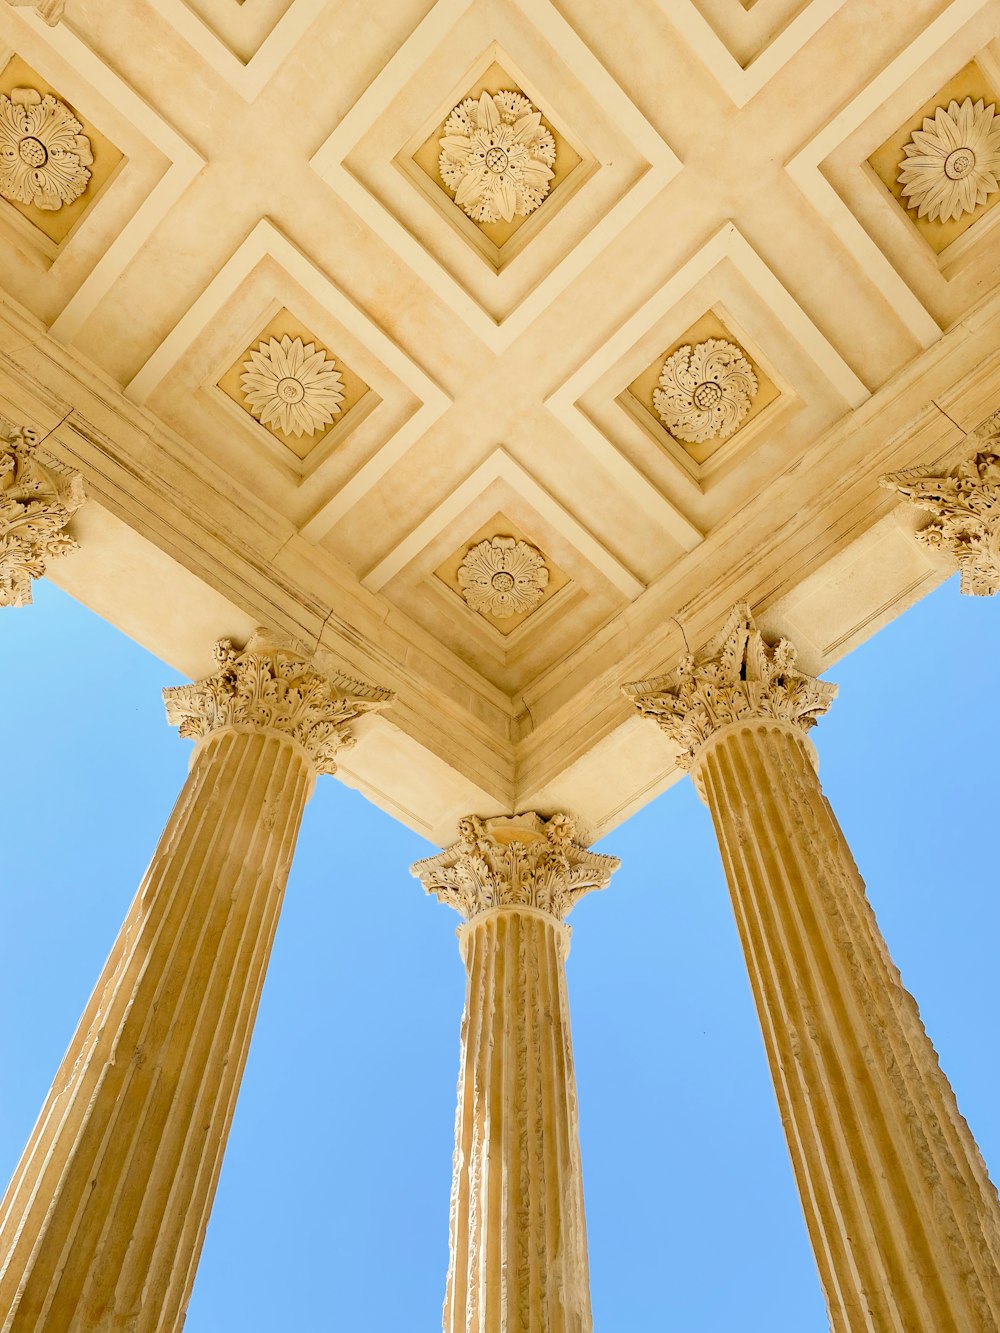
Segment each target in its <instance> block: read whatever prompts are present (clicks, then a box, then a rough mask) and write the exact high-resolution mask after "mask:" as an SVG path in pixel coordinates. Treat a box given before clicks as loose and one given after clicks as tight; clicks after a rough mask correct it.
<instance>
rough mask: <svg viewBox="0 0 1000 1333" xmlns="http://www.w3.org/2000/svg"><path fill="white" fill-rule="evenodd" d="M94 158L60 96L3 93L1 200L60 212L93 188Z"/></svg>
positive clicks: (22, 91)
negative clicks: (89, 185)
mask: <svg viewBox="0 0 1000 1333" xmlns="http://www.w3.org/2000/svg"><path fill="white" fill-rule="evenodd" d="M93 161H94V155H93V153H92V151H91V144H90V140H89V139H88V138H87V136H86V135H85V134H84V133H83V126H82V125H81V124H80V122H79V121H78V120H77V119H76V117H75V116H74V115H73V113H72V111H71V110H70V109H69V107H68V106H67V105H66V104H65V102H61V101H60V100H59V98H58V97H53V96H52V94H51V93H46V94H45V95H44V97H43V96H42V94H41V93H40V92H38V90H37V89H36V88H14V89H12V90H11V93H10V96H9V97H8V96H7V94H6V93H0V196H2V197H3V198H4V199H9V200H11V201H12V202H13V203H18V204H29V205H31V206H33V207H35V208H40V209H43V210H45V211H46V212H50V213H54V212H58V210H59V209H60V208H62V207H63V206H64V205H66V204H71V203H73V201H74V200H76V199H79V198H80V196H81V195H82V194H83V192H84V190H86V188H87V186H88V184H89V183H90V171H89V168H90V167H91V166H92V165H93Z"/></svg>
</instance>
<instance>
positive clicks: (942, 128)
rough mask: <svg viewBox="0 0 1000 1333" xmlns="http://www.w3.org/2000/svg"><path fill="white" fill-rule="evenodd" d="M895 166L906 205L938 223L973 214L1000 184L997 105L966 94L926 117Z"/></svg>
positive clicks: (999, 129)
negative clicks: (987, 103)
mask: <svg viewBox="0 0 1000 1333" xmlns="http://www.w3.org/2000/svg"><path fill="white" fill-rule="evenodd" d="M903 152H904V154H905V157H904V159H903V161H902V163H901V165H900V168H899V176H898V181H899V184H900V185H901V186H902V192H903V198H904V200H905V201H906V207H907V208H909V209H911V210H915V211H916V214H917V217H918V218H927V219H928V220H929V221H934V220H935V219H936V218H937V219H940V220H941V221H942V222H947V221H949V220H954V219H957V218H960V217H962V215H963V214H965V213H972V212H974V211H975V209H976V208H977V207H978V206H979V205H980V204H985V203H986V201H987V199H989V197H990V195H991V194H995V193H996V191H997V190H998V189H1000V182H998V179H997V178H998V176H1000V116H997V114H996V104H995V103H991V104H990V105H989V106H987V105H986V103H985V101H984V100H983V98H980V99H979V100H978V101H977V102H973V100H972V98H971V97H967V98H966V99H965V101H964V102H962V103H961V105H959V103H958V102H956V101H952V102H950V103H949V104H948V106H947V107H943V106H939V107H938V108H937V110H936V111H935V112H934V115H933V117H931V116H926V117H925V118H924V125H923V129H920V130H915V131H914V133H913V137H912V138H911V139H910V142H909V143H908V144H906V146H905V147H904V149H903Z"/></svg>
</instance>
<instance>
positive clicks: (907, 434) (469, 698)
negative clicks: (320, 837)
mask: <svg viewBox="0 0 1000 1333" xmlns="http://www.w3.org/2000/svg"><path fill="white" fill-rule="evenodd" d="M0 97H2V100H0V133H2V134H3V136H4V139H3V142H0V287H2V293H0V295H2V305H0V412H3V413H4V414H5V415H8V416H11V417H14V418H18V417H21V418H24V419H29V420H31V421H32V422H33V423H35V424H37V425H38V426H40V427H41V428H42V429H43V431H51V434H50V435H49V437H48V438H47V440H46V448H47V449H48V450H50V451H51V454H52V456H53V457H54V458H55V459H56V460H57V461H60V462H62V463H65V464H68V465H70V466H73V467H76V468H78V469H79V470H80V471H81V472H82V473H83V475H84V479H85V482H86V486H87V490H88V494H89V496H90V497H91V499H90V503H89V504H88V505H87V506H86V507H85V508H84V509H82V510H81V511H80V513H79V515H78V517H77V520H76V531H77V535H78V537H79V538H80V541H81V549H80V550H79V552H77V553H75V554H73V555H71V556H67V557H65V558H64V559H63V560H62V561H61V562H59V564H58V565H55V564H54V565H53V567H52V570H51V574H52V576H53V577H54V578H55V580H56V581H57V582H59V583H61V584H62V585H63V586H65V587H67V588H68V589H69V590H70V591H72V592H73V593H74V594H75V595H77V596H79V597H80V598H81V599H82V600H84V601H86V602H87V603H88V604H90V605H92V606H93V607H94V608H95V609H96V610H98V611H99V612H100V613H101V614H104V615H106V616H108V617H109V618H111V619H113V620H115V621H116V623H118V624H120V625H121V626H122V627H123V628H124V629H126V630H127V631H128V632H129V633H131V634H133V635H134V636H135V637H136V638H138V639H140V640H141V641H142V642H144V643H146V644H147V646H149V647H150V648H152V649H153V650H154V651H156V652H158V653H159V654H160V655H161V656H163V657H164V658H166V659H168V660H170V661H171V662H172V663H174V664H176V665H177V666H180V667H181V668H182V669H184V670H187V671H189V672H190V673H192V674H194V673H197V672H199V671H202V670H204V669H205V668H206V667H207V666H208V665H209V661H210V658H209V649H210V646H211V643H212V641H213V640H214V639H215V638H216V637H220V636H223V635H230V636H236V635H238V634H240V633H242V632H246V631H247V630H249V629H250V628H252V627H253V625H255V624H257V623H264V624H267V625H269V626H270V627H272V628H274V629H276V630H281V631H284V632H286V633H291V634H295V635H297V636H298V637H299V638H301V639H303V640H304V641H306V642H307V643H310V644H316V645H319V646H321V647H322V648H324V649H325V650H328V651H329V652H331V653H332V654H334V655H335V656H336V657H337V659H338V660H339V661H340V662H341V664H342V665H343V666H344V667H345V668H346V669H349V670H351V671H353V672H355V673H358V674H362V675H364V676H366V677H368V678H369V679H371V680H373V681H374V682H376V683H378V684H380V685H385V686H389V687H392V688H394V689H395V690H396V691H397V692H398V703H397V705H396V707H395V709H394V711H393V712H392V713H390V714H387V715H386V716H385V717H380V718H372V719H369V720H366V722H365V723H364V724H363V726H362V728H361V729H360V730H361V738H360V743H359V745H358V746H357V748H356V750H355V751H353V752H352V753H351V755H350V756H349V757H348V761H347V763H345V766H344V770H343V775H344V777H345V779H346V780H347V781H350V782H354V783H356V784H357V785H359V786H360V787H361V788H362V789H363V790H365V791H366V792H367V793H368V794H369V795H370V796H371V797H372V799H374V800H376V801H378V802H379V803H380V804H382V805H383V806H385V807H386V808H387V809H390V810H391V811H392V812H393V813H394V814H396V815H397V816H398V817H399V818H401V819H404V820H405V821H406V822H408V823H410V824H411V825H412V826H413V827H415V828H417V829H419V830H420V831H421V832H423V833H425V834H427V835H428V836H430V837H433V838H436V839H446V838H447V837H449V836H450V832H451V827H452V825H453V822H454V820H455V818H456V817H457V816H458V815H459V814H460V813H463V812H464V811H465V810H467V809H475V810H477V811H478V812H479V813H480V814H484V815H488V814H492V813H497V812H502V811H507V810H509V809H511V808H513V807H522V806H525V805H527V804H529V803H530V804H537V805H540V806H542V805H545V804H552V805H561V806H564V807H568V808H571V809H574V810H576V811H577V812H578V813H579V814H580V815H581V816H582V818H583V819H584V821H585V822H587V823H589V825H590V827H591V829H592V830H593V831H594V832H595V833H599V832H601V831H604V830H606V829H607V828H610V827H611V826H612V825H613V824H614V823H616V822H617V821H619V820H620V819H622V818H625V817H626V816H627V815H628V814H629V813H630V812H631V811H632V810H634V809H635V808H637V806H638V805H640V804H642V802H643V801H645V800H647V799H649V798H650V797H651V796H652V795H654V794H656V793H657V792H658V791H660V790H662V789H663V787H665V786H666V785H668V784H669V782H671V781H673V780H674V773H673V767H672V761H673V755H672V753H671V751H670V745H669V742H667V741H666V739H665V738H664V737H662V736H661V735H659V734H658V733H657V732H656V731H655V729H653V728H646V727H643V726H642V725H641V723H639V722H638V720H637V719H633V718H632V717H631V716H630V713H629V706H628V704H627V703H626V702H625V700H624V699H623V698H622V697H621V694H620V690H619V686H620V684H621V683H623V682H625V681H627V680H631V679H635V678H642V677H648V676H650V675H653V674H656V673H657V672H659V671H662V670H664V669H667V668H669V667H670V666H671V665H673V663H674V662H676V660H677V658H678V657H679V655H680V654H681V653H682V652H683V651H684V649H685V644H690V645H691V646H695V645H696V644H697V643H698V642H700V641H701V640H702V639H704V638H705V637H706V636H707V635H708V634H709V633H710V632H711V631H712V630H713V629H714V627H715V626H716V625H717V624H718V622H719V620H720V619H721V617H722V616H723V614H724V613H725V611H726V610H727V609H728V607H729V605H730V604H731V603H732V602H734V601H736V600H741V599H746V600H749V601H750V602H751V603H753V604H754V606H755V607H756V608H757V610H758V612H759V613H760V617H761V619H762V620H763V622H764V623H765V625H771V626H773V627H774V628H775V629H780V630H781V631H783V632H784V633H786V634H788V635H789V636H790V637H792V638H794V639H795V640H796V642H797V643H798V644H799V646H800V649H801V654H802V658H803V660H804V662H805V664H806V666H807V667H808V668H809V669H813V670H820V669H822V668H824V667H825V666H827V665H828V664H829V663H831V662H832V661H834V660H835V659H836V658H837V657H838V656H840V655H842V654H843V653H844V652H846V651H848V650H849V649H850V648H851V647H853V646H854V645H855V644H857V643H858V642H860V641H861V640H862V639H863V638H865V637H866V636H867V635H869V634H871V633H873V632H875V630H877V629H878V627H879V626H880V625H881V624H882V623H884V622H885V620H887V619H888V618H890V617H891V616H892V615H895V614H897V613H898V612H899V611H901V610H902V609H904V607H905V606H906V605H908V604H909V602H911V601H912V600H913V599H915V598H916V597H918V596H920V595H922V593H924V592H926V591H927V590H929V588H930V587H932V586H934V584H935V583H936V582H938V581H939V580H940V579H941V578H942V577H943V576H944V574H945V573H946V570H945V569H944V567H943V566H941V565H939V564H936V563H934V557H933V556H932V554H931V553H930V552H928V551H927V550H925V549H924V548H922V547H920V546H919V545H917V544H916V543H914V542H913V541H912V539H911V538H910V535H909V532H908V531H907V525H908V524H913V523H914V522H916V521H917V520H916V519H915V518H914V517H913V515H912V514H905V515H904V514H901V513H899V512H897V511H895V510H894V509H893V504H894V500H893V497H892V496H891V495H889V494H887V493H886V492H885V491H883V490H880V489H879V487H878V479H879V477H880V476H881V474H882V473H884V472H886V471H889V470H898V469H900V468H903V467H907V466H913V465H915V464H919V463H923V462H935V463H936V462H950V461H953V460H954V459H956V458H958V457H960V456H962V455H963V454H964V453H967V452H969V451H970V450H971V448H972V447H973V442H972V441H970V439H969V438H968V437H969V436H970V433H972V432H974V431H975V430H976V429H977V428H978V427H979V426H980V425H981V423H982V422H983V421H984V420H985V419H986V418H987V417H989V416H990V414H991V413H993V412H994V411H995V410H996V408H997V407H998V406H1000V336H998V335H1000V294H998V292H997V284H998V279H1000V244H998V236H1000V233H998V232H997V230H996V226H997V219H998V218H1000V208H996V207H995V205H996V204H997V202H998V201H1000V184H998V175H997V173H998V172H1000V117H994V112H993V107H994V104H995V102H996V99H997V98H998V97H1000V0H987V2H986V3H984V2H983V0H880V3H879V4H877V5H873V4H871V3H870V0H756V2H755V3H748V2H747V0H617V2H616V3H615V4H614V5H608V4H604V3H598V2H597V0H437V3H430V2H429V0H393V3H392V5H388V6H380V7H377V8H376V9H375V10H373V8H372V6H371V5H370V4H365V3H362V0H244V3H242V4H241V3H237V0H120V3H118V4H115V5H108V4H107V3H105V0H68V6H67V13H66V17H65V19H64V21H63V22H62V23H61V24H59V25H58V26H56V27H49V26H46V25H45V24H44V23H43V22H42V21H41V20H40V18H39V17H38V16H37V15H35V14H34V13H33V12H31V11H30V10H29V9H26V8H23V7H17V8H14V7H11V6H9V5H4V4H0ZM59 136H62V137H61V138H60V137H59ZM4 143H6V144H7V148H4ZM4 153H6V154H7V155H6V156H4Z"/></svg>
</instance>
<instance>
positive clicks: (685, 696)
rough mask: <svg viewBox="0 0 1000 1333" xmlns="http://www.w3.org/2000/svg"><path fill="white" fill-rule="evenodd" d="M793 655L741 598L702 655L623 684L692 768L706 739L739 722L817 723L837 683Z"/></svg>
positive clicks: (805, 726)
mask: <svg viewBox="0 0 1000 1333" xmlns="http://www.w3.org/2000/svg"><path fill="white" fill-rule="evenodd" d="M795 657H796V653H795V649H794V648H793V646H792V645H791V644H790V643H789V642H788V641H787V640H786V639H782V640H780V642H778V643H776V644H769V643H767V642H766V641H765V639H764V636H763V635H762V634H761V632H760V630H759V629H758V628H757V625H756V623H755V621H754V618H753V616H752V615H751V614H750V608H749V606H747V605H746V603H739V604H738V605H736V606H735V607H733V610H732V611H731V612H730V614H729V618H728V620H727V621H726V624H725V625H724V626H723V628H722V630H721V632H720V633H719V635H718V637H717V638H715V639H713V640H712V641H711V642H710V643H709V644H708V646H707V647H706V648H704V649H703V650H702V651H701V652H700V653H689V654H688V655H687V656H685V657H684V658H683V659H682V660H681V663H680V665H679V666H678V667H677V668H676V669H675V670H674V671H672V672H669V673H668V674H667V675H665V676H657V677H654V678H653V679H651V680H640V681H637V682H635V684H632V685H625V686H623V687H622V688H623V692H624V694H625V696H626V698H628V699H630V700H631V701H632V703H634V704H635V706H636V708H638V710H639V712H640V713H641V714H642V716H643V717H645V718H649V719H650V720H651V721H653V722H656V723H657V724H658V726H659V727H660V729H661V730H662V731H663V732H664V733H665V734H666V735H667V736H668V737H669V738H670V740H672V741H673V742H674V743H675V744H676V745H677V746H678V747H679V748H680V755H679V757H678V760H677V764H678V767H679V768H682V769H685V770H686V769H689V768H690V767H691V765H692V764H693V763H694V759H695V756H696V755H697V753H698V751H699V750H700V749H701V747H702V746H703V745H704V744H705V742H706V741H708V740H709V739H710V738H711V737H712V736H713V735H714V734H715V732H717V731H719V730H720V729H721V728H722V727H726V726H729V725H730V724H731V723H733V722H745V721H748V720H750V719H753V718H761V717H763V718H771V719H773V720H774V721H777V722H785V723H788V724H789V725H791V726H795V727H798V728H799V730H801V731H803V732H806V731H808V730H809V729H810V728H811V727H814V726H815V725H816V722H817V721H818V719H819V718H820V717H822V715H823V714H824V713H825V712H827V710H828V709H829V707H830V705H831V704H832V703H833V700H834V699H835V698H836V695H837V687H836V685H832V684H830V683H829V682H828V681H822V680H816V679H814V678H813V677H812V676H808V675H806V674H805V673H804V672H802V671H799V670H798V669H797V668H796V666H795Z"/></svg>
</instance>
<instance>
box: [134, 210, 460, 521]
mask: <svg viewBox="0 0 1000 1333" xmlns="http://www.w3.org/2000/svg"><path fill="white" fill-rule="evenodd" d="M282 311H284V312H286V315H287V314H288V313H289V312H292V311H294V312H295V315H294V317H292V319H291V320H289V319H288V318H287V317H286V318H285V319H284V322H282V320H281V312H282ZM296 317H297V318H296ZM276 320H277V321H278V323H275V321H276ZM301 321H304V323H302V322H301ZM279 324H280V330H279ZM269 331H274V332H278V331H280V332H282V333H284V334H288V335H293V336H298V335H299V334H300V333H302V332H304V333H305V334H306V336H307V337H308V336H309V334H310V333H313V334H315V336H316V338H318V339H319V340H320V343H321V345H323V346H325V347H326V348H330V349H335V351H336V353H337V355H338V356H339V357H340V358H341V359H342V361H343V363H344V367H345V369H347V368H349V376H350V378H349V382H348V385H345V388H347V387H350V389H351V393H352V396H353V398H354V401H353V405H351V407H350V410H349V411H346V412H345V413H343V420H342V422H340V423H339V424H338V423H336V422H333V423H331V429H330V430H329V431H324V432H323V434H322V438H321V439H319V440H318V441H317V443H316V446H315V449H313V450H311V451H308V452H305V453H304V455H303V456H302V457H299V456H297V453H296V452H295V450H293V449H290V448H288V443H295V444H296V448H299V449H300V448H301V436H300V437H297V439H295V438H294V437H293V439H291V440H289V441H282V439H281V438H280V434H279V436H277V437H276V436H275V433H274V432H273V431H269V430H268V429H267V428H266V427H265V426H263V425H261V423H260V422H259V421H257V420H255V419H254V417H253V415H252V413H251V412H250V411H249V410H248V403H247V398H246V394H245V392H244V391H243V387H242V384H241V376H240V373H239V372H240V368H241V367H242V365H243V361H242V360H241V358H242V357H244V355H245V354H246V353H247V352H248V349H249V348H250V345H251V344H252V343H253V342H254V340H255V339H256V340H258V343H259V339H260V337H261V336H262V335H263V334H266V333H268V332H269ZM224 386H225V387H224ZM227 389H228V391H227ZM127 392H128V394H129V396H130V397H131V398H132V399H133V400H134V401H136V402H140V403H149V404H150V405H151V406H153V407H155V408H156V410H158V411H159V412H160V413H161V414H162V415H163V417H164V419H165V420H168V421H170V422H172V423H174V424H176V426H177V428H178V429H181V430H183V431H185V433H187V434H188V436H189V437H190V438H191V439H193V440H197V441H198V442H199V444H200V446H201V448H202V449H204V451H205V452H206V454H207V455H208V456H209V457H211V458H212V459H213V460H214V461H215V462H216V463H218V465H219V466H221V467H223V468H224V469H225V470H226V471H228V472H230V473H232V474H233V475H234V476H239V477H240V478H241V480H242V482H243V484H244V485H246V486H248V487H249V488H250V489H251V490H254V491H255V492H256V493H257V494H258V495H260V496H262V497H266V498H267V500H268V502H269V503H271V504H273V505H274V506H275V508H276V509H278V510H279V512H281V513H282V514H284V515H285V516H286V517H287V518H290V519H291V520H292V521H293V522H295V523H296V524H297V526H299V527H300V528H301V529H302V530H303V531H304V532H307V533H308V534H310V535H312V536H315V537H320V536H322V534H323V533H324V532H325V531H326V530H327V529H328V527H329V526H331V524H332V523H333V522H334V521H335V518H336V515H337V514H338V513H343V512H346V511H347V510H348V509H350V507H351V506H352V505H353V504H354V503H356V501H357V499H358V497H359V496H360V495H363V494H364V493H365V492H366V491H367V490H370V489H371V487H373V486H375V485H376V484H377V483H378V481H379V479H380V478H381V477H382V476H383V475H384V473H385V471H386V470H387V469H388V468H390V467H391V466H392V463H393V461H394V460H395V459H397V458H398V457H400V456H401V455H402V454H403V453H405V451H406V450H407V449H408V447H409V446H410V444H411V443H412V442H413V440H415V439H417V438H418V437H419V436H420V435H422V434H423V433H424V432H425V431H426V430H427V429H428V428H429V426H430V425H431V424H432V423H433V422H434V421H435V420H437V418H438V417H439V416H440V415H441V414H442V412H443V411H444V410H445V409H446V407H447V398H446V396H445V395H444V394H443V393H442V391H441V390H440V389H439V388H438V387H437V386H436V385H435V384H433V383H432V382H431V380H430V379H429V378H428V377H427V376H426V375H425V374H424V372H423V371H422V370H421V369H420V368H419V367H418V366H417V365H415V364H414V363H413V362H412V361H411V360H410V359H409V358H408V357H407V356H406V354H405V353H404V352H402V351H401V349H400V348H398V347H397V346H396V345H395V344H394V343H393V342H392V341H391V340H390V339H389V338H387V337H386V335H385V334H384V333H383V332H382V330H381V329H379V328H378V327H377V326H376V325H375V324H373V323H372V321H371V320H369V319H368V318H367V317H366V316H365V315H364V314H363V312H361V311H359V310H358V309H357V307H356V306H354V305H353V304H352V303H351V302H350V301H349V300H348V299H347V298H346V297H345V296H344V295H343V293H342V292H340V291H339V290H338V289H337V288H336V287H335V286H334V285H333V284H332V283H331V282H330V281H329V280H328V279H327V278H326V277H324V276H323V274H321V273H320V272H319V271H318V270H316V269H315V268H314V267H313V266H312V265H311V264H310V263H309V261H308V260H307V259H306V258H305V257H304V256H303V255H302V254H301V253H300V252H299V251H298V250H296V249H295V247H294V246H292V245H291V244H290V243H289V242H288V241H287V239H286V238H285V237H283V236H282V235H281V233H280V232H278V231H277V229H276V228H274V227H273V226H271V224H270V223H261V224H260V225H259V226H258V227H257V228H256V229H255V231H254V232H253V234H252V235H251V236H250V237H249V238H248V239H247V241H246V242H244V244H243V245H242V246H241V247H240V248H239V250H238V251H237V252H236V254H234V255H233V256H232V258H231V259H230V261H229V263H228V264H227V265H226V266H225V267H224V269H223V270H222V271H221V272H220V273H219V274H218V275H217V277H216V278H215V279H214V280H213V282H212V283H211V284H210V285H209V287H208V288H207V289H206V290H205V291H204V292H203V293H202V295H201V296H200V297H199V298H198V300H197V301H196V302H195V304H194V305H193V306H192V307H191V309H190V310H189V311H188V313H187V315H186V316H185V317H184V319H183V320H182V321H181V322H180V323H179V324H178V325H177V326H176V328H175V329H174V330H173V331H172V333H171V334H170V335H169V336H168V337H167V338H166V339H165V340H164V341H163V342H162V343H161V344H160V347H159V348H158V349H157V352H156V353H155V355H154V356H153V357H152V358H150V360H149V361H148V362H147V363H146V365H145V366H144V367H143V368H142V369H141V370H140V371H139V373H138V374H137V375H136V376H135V378H134V379H133V380H132V382H131V383H130V384H129V386H128V390H127ZM345 401H346V400H345ZM338 407H339V404H338Z"/></svg>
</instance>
